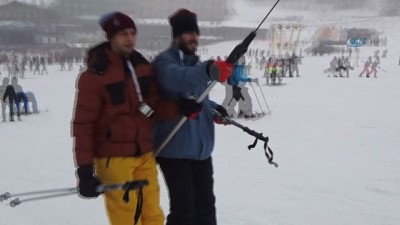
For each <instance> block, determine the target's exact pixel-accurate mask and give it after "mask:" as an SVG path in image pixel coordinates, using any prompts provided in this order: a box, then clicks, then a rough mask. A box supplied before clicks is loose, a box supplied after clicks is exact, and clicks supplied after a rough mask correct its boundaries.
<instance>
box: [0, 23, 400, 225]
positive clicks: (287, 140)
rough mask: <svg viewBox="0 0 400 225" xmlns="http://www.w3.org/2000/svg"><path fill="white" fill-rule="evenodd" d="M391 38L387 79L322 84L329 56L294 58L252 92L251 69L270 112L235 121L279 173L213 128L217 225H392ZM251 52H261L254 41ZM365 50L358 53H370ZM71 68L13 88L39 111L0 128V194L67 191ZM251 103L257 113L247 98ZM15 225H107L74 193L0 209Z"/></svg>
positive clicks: (394, 87)
mask: <svg viewBox="0 0 400 225" xmlns="http://www.w3.org/2000/svg"><path fill="white" fill-rule="evenodd" d="M393 25H394V24H393ZM396 30H397V33H398V27H396ZM392 34H393V35H395V34H396V31H392ZM392 34H390V33H389V34H388V39H389V40H388V43H389V44H390V46H388V49H389V53H388V54H389V57H388V58H387V59H381V62H382V63H381V65H380V66H381V67H382V68H384V69H385V70H386V71H387V73H384V72H382V71H379V73H378V78H369V79H366V78H359V77H358V74H359V73H360V72H361V67H358V68H356V69H355V70H354V71H351V73H350V76H351V77H350V78H332V77H331V78H328V77H327V76H326V74H323V72H322V71H323V70H324V69H326V68H328V66H329V61H330V60H331V57H332V56H330V57H309V58H305V59H303V65H301V66H300V72H301V75H302V77H301V78H292V79H286V80H285V81H284V82H286V83H288V84H287V85H285V86H281V87H268V86H263V85H262V84H264V82H265V81H264V80H263V79H262V78H261V77H262V71H261V70H257V69H254V68H253V74H252V76H254V77H259V78H260V81H261V82H260V84H261V88H262V90H263V92H264V94H265V97H266V100H267V102H268V105H269V108H270V109H271V112H272V113H271V115H270V116H266V117H264V118H262V119H260V120H258V121H245V120H238V122H240V123H242V124H244V125H246V126H249V127H250V128H251V129H254V130H256V131H259V132H262V133H264V134H265V135H267V136H269V138H270V147H271V148H272V149H273V150H274V153H275V155H274V156H275V160H276V162H277V163H279V165H280V166H279V167H278V168H274V167H273V166H271V165H269V164H268V163H267V160H266V158H265V156H264V153H263V149H262V147H261V144H260V145H259V146H258V147H257V148H256V149H254V150H252V151H248V150H247V145H249V144H251V143H252V142H253V141H254V139H253V138H252V137H250V136H248V135H246V134H245V133H244V132H242V131H241V130H239V129H238V128H236V127H233V126H217V128H216V145H215V151H214V154H213V160H214V169H215V177H214V178H215V194H216V197H217V205H216V206H217V217H218V224H220V225H399V224H400V214H399V211H400V153H399V150H400V136H399V134H400V120H399V115H400V101H399V98H400V88H399V84H400V66H399V65H398V60H399V52H398V51H399V49H400V45H399V44H398V42H399V41H400V40H399V38H398V36H393V35H392ZM396 35H397V34H396ZM238 42H239V41H237V42H226V43H219V44H215V45H212V46H209V48H210V51H209V54H210V55H214V56H216V55H224V54H226V53H227V52H229V51H230V50H231V49H232V48H233V46H234V45H235V44H237V43H238ZM254 46H259V47H263V45H262V42H260V41H259V42H257V41H256V42H255V43H254V44H252V47H254ZM365 49H366V50H365V51H367V50H368V51H369V52H363V50H361V51H362V53H365V55H368V54H369V53H370V52H372V51H373V50H375V49H368V48H365ZM381 49H382V48H381ZM210 55H209V56H210ZM207 57H208V56H207ZM77 67H78V66H75V70H74V71H72V72H66V71H59V67H58V66H49V68H48V70H49V75H44V76H32V75H29V74H28V78H29V79H23V80H20V84H21V85H22V86H23V88H24V91H33V92H34V93H35V94H36V97H37V98H38V104H39V108H40V109H41V110H42V112H41V113H40V114H38V115H30V116H26V117H25V116H23V117H22V119H23V121H21V122H14V123H10V122H6V123H0V134H1V135H0V152H1V156H0V157H1V163H0V171H1V173H0V194H2V193H4V192H6V191H8V192H11V193H20V192H26V191H32V190H43V189H52V188H62V187H74V186H75V184H76V178H75V175H74V173H75V166H74V161H73V151H72V148H73V146H72V144H73V140H72V138H71V137H70V121H71V117H72V111H73V105H74V93H75V81H76V77H77V75H78V71H77ZM1 72H2V74H3V76H4V74H5V73H6V71H1ZM255 87H256V91H257V93H258V96H259V97H260V100H261V103H262V101H263V100H262V97H261V95H260V92H259V89H258V87H257V86H255ZM250 93H251V94H253V93H252V90H251V89H250ZM211 98H212V99H214V100H215V101H216V102H221V101H222V99H223V98H224V88H223V87H222V86H220V85H217V86H216V87H215V88H214V89H213V90H212V92H211ZM253 105H254V109H255V110H259V109H258V104H257V102H256V100H255V99H253ZM264 109H265V106H264ZM159 180H160V185H161V190H162V191H161V198H162V207H163V209H164V211H165V213H166V214H167V213H168V209H169V207H168V194H167V189H166V187H165V185H164V180H163V178H162V176H161V175H160V179H159ZM27 224H30V225H54V224H58V225H106V224H108V222H107V217H106V213H105V210H104V205H103V200H102V198H101V197H99V198H98V199H95V200H84V199H81V198H79V197H78V196H75V195H74V196H69V197H61V198H56V199H51V200H44V201H37V202H27V203H23V204H22V205H20V206H18V207H16V208H10V207H8V206H7V205H6V203H5V202H2V203H0V225H27Z"/></svg>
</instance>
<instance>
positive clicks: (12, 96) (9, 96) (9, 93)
mask: <svg viewBox="0 0 400 225" xmlns="http://www.w3.org/2000/svg"><path fill="white" fill-rule="evenodd" d="M2 100H3V102H4V103H6V102H7V100H8V105H9V109H10V122H14V103H15V102H16V101H17V95H16V93H15V90H14V87H13V86H12V85H7V87H6V91H5V93H4V96H3V99H2ZM17 117H18V120H21V114H20V112H19V111H17Z"/></svg>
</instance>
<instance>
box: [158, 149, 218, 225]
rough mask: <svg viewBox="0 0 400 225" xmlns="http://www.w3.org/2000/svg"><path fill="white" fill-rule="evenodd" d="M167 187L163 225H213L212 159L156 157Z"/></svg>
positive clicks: (214, 222) (214, 213)
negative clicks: (166, 203) (166, 211)
mask: <svg viewBox="0 0 400 225" xmlns="http://www.w3.org/2000/svg"><path fill="white" fill-rule="evenodd" d="M157 161H158V163H159V164H160V168H161V171H162V173H163V175H164V179H165V181H166V183H167V186H168V189H169V199H170V213H169V215H168V217H167V224H166V225H216V224H217V219H216V210H215V196H214V192H213V186H214V180H213V166H212V158H211V157H210V158H208V159H206V160H191V159H172V158H157Z"/></svg>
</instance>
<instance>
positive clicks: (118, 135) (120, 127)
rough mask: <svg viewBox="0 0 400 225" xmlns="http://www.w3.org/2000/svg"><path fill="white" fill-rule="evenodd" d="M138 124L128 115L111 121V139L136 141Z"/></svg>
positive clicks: (113, 140) (112, 140)
mask: <svg viewBox="0 0 400 225" xmlns="http://www.w3.org/2000/svg"><path fill="white" fill-rule="evenodd" d="M137 133H138V130H137V124H136V123H135V121H134V120H133V119H132V118H130V117H129V116H127V115H124V116H119V117H118V118H117V119H116V120H114V121H112V122H111V123H110V141H111V142H114V143H126V142H135V141H136V139H137Z"/></svg>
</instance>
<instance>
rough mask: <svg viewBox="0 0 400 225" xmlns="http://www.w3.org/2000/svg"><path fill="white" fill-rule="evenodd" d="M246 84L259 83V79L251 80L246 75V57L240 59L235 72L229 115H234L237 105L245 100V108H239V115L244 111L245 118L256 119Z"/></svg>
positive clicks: (232, 81) (233, 74) (231, 82)
mask: <svg viewBox="0 0 400 225" xmlns="http://www.w3.org/2000/svg"><path fill="white" fill-rule="evenodd" d="M246 82H257V83H258V79H257V78H256V79H251V78H250V77H248V76H247V75H246V74H245V60H244V57H242V58H240V59H239V62H238V63H237V64H236V65H235V70H234V71H233V73H232V75H231V78H230V84H231V85H232V99H231V101H230V102H229V104H228V107H227V111H228V114H229V115H233V112H234V108H235V106H236V104H237V103H238V102H239V101H240V100H243V103H244V106H243V108H241V107H240V106H239V110H238V112H239V114H240V111H242V113H243V116H244V117H245V118H246V119H248V118H255V117H256V115H255V114H254V113H253V103H252V99H251V97H250V94H249V89H248V88H247V87H245V85H246Z"/></svg>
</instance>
